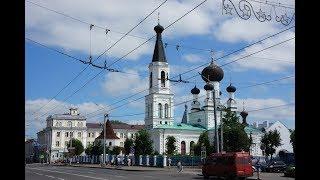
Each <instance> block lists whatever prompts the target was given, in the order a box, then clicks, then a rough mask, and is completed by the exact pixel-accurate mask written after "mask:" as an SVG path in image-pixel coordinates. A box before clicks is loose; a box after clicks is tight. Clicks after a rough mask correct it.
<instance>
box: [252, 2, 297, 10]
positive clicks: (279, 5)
mask: <svg viewBox="0 0 320 180" xmlns="http://www.w3.org/2000/svg"><path fill="white" fill-rule="evenodd" d="M250 1H252V2H256V3H259V4H267V5H272V6H277V7H284V8H288V9H295V8H294V5H292V4H285V3H280V2H278V3H277V2H273V1H257V0H250Z"/></svg>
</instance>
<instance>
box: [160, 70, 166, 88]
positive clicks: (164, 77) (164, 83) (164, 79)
mask: <svg viewBox="0 0 320 180" xmlns="http://www.w3.org/2000/svg"><path fill="white" fill-rule="evenodd" d="M165 86H166V73H165V72H164V71H161V87H165Z"/></svg>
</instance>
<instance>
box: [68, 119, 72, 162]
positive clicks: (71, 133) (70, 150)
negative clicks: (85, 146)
mask: <svg viewBox="0 0 320 180" xmlns="http://www.w3.org/2000/svg"><path fill="white" fill-rule="evenodd" d="M70 129H71V131H70V147H69V149H70V155H71V154H72V155H73V147H72V136H71V134H72V135H73V133H71V132H72V121H71V126H70ZM71 161H72V157H71V158H70V165H71Z"/></svg>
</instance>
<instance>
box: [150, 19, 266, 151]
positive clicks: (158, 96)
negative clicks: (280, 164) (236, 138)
mask: <svg viewBox="0 0 320 180" xmlns="http://www.w3.org/2000/svg"><path fill="white" fill-rule="evenodd" d="M154 30H155V32H156V33H157V39H156V43H155V48H154V53H153V57H152V62H151V63H150V64H149V94H148V95H147V96H145V127H146V129H147V130H148V131H149V132H150V134H151V137H152V140H153V143H154V148H155V150H156V151H158V152H159V153H160V154H162V153H164V152H166V148H165V144H166V138H167V137H168V136H174V137H175V138H176V147H177V150H178V153H180V154H189V153H190V147H191V144H193V143H197V141H198V138H199V135H200V134H201V133H202V132H204V131H208V132H209V138H210V142H212V143H213V142H214V136H215V128H216V127H215V123H214V99H213V98H215V102H216V107H217V110H216V120H217V124H216V125H217V127H219V125H220V120H221V117H222V114H223V113H224V111H223V106H222V104H224V103H222V102H221V100H220V95H221V92H220V81H221V80H222V79H223V76H224V72H223V70H222V69H221V68H220V67H219V66H217V65H216V64H215V62H214V61H212V62H211V63H210V64H209V66H207V67H205V68H204V69H203V70H202V73H201V75H202V79H203V80H204V81H205V83H206V84H205V86H204V90H205V91H206V98H205V100H204V102H199V100H198V99H199V97H198V95H199V93H200V89H198V88H197V87H196V86H195V87H194V88H193V89H192V90H191V93H192V94H193V101H192V102H191V110H190V111H189V112H188V109H187V106H186V109H185V113H184V118H183V120H182V122H181V123H175V122H174V94H173V93H172V92H171V91H170V80H168V79H169V77H170V66H169V63H168V61H167V59H166V55H165V50H164V47H163V43H162V37H161V33H162V31H163V30H164V28H163V27H162V26H161V25H160V24H158V25H157V26H155V27H154ZM235 91H236V88H235V87H234V86H232V85H231V84H230V86H229V87H228V88H227V92H228V93H229V99H228V101H227V107H224V108H230V109H231V110H232V111H237V107H236V101H235V97H234V92H235ZM213 93H214V94H213ZM201 104H203V105H202V106H201ZM240 115H241V116H242V117H243V120H244V122H243V123H246V120H245V119H246V116H247V115H248V113H247V112H245V111H243V112H241V113H240ZM246 125H247V127H246V128H245V131H246V132H247V133H248V136H249V135H250V136H251V137H252V139H253V143H254V145H253V146H252V148H251V154H252V155H255V156H262V152H261V150H260V139H261V136H262V134H263V133H262V132H261V131H260V130H258V129H257V128H255V127H253V126H249V125H248V124H246Z"/></svg>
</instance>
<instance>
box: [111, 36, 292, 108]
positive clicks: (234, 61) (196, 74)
mask: <svg viewBox="0 0 320 180" xmlns="http://www.w3.org/2000/svg"><path fill="white" fill-rule="evenodd" d="M291 39H292V38H291ZM289 40H290V39H289ZM287 41H288V40H284V41H282V42H280V43H277V44H274V45H271V46H269V47H266V48H264V49H262V50H259V51H257V52H262V51H263V50H267V49H270V48H271V47H275V46H278V45H280V44H282V43H284V42H287ZM257 52H254V53H251V54H249V55H246V56H244V57H249V56H251V55H253V54H256V53H257ZM244 57H240V58H238V59H236V60H233V61H231V62H228V63H226V64H224V65H227V64H231V63H234V62H236V61H239V60H241V59H244ZM224 65H221V66H224ZM196 76H198V74H196V75H194V76H192V78H193V77H196ZM190 78H191V77H189V78H187V79H190ZM143 97H144V96H142V97H140V98H137V99H136V100H139V99H142V98H143ZM136 100H133V101H131V102H129V103H132V102H134V101H136ZM129 103H125V104H122V105H121V106H119V107H122V106H123V105H126V104H129ZM119 107H116V108H113V109H112V110H115V109H117V108H119ZM110 111H111V110H108V112H110Z"/></svg>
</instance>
